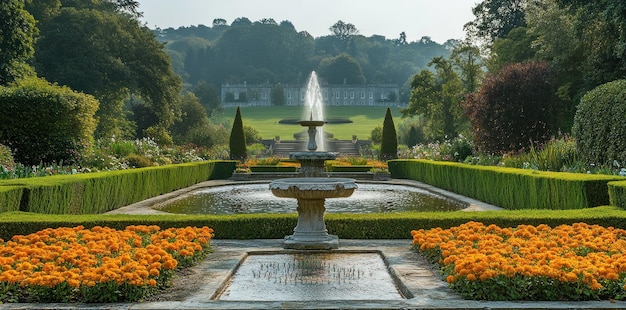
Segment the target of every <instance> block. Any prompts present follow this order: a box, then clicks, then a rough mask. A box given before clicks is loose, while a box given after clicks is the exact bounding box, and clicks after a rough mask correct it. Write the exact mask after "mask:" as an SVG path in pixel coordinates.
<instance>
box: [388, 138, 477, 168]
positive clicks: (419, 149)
mask: <svg viewBox="0 0 626 310" xmlns="http://www.w3.org/2000/svg"><path fill="white" fill-rule="evenodd" d="M471 155H472V143H471V142H470V141H469V140H468V139H467V138H465V137H464V136H462V135H459V136H458V137H456V138H454V139H452V140H445V141H443V142H433V143H428V144H417V145H415V146H413V147H412V148H410V149H407V150H405V151H402V152H400V157H402V158H415V159H432V160H444V161H458V162H462V161H464V160H465V159H467V158H468V157H470V156H471Z"/></svg>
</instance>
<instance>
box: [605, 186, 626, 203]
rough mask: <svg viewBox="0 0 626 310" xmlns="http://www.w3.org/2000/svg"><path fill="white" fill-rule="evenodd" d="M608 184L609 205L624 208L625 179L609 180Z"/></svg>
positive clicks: (625, 198) (625, 199) (625, 196)
mask: <svg viewBox="0 0 626 310" xmlns="http://www.w3.org/2000/svg"><path fill="white" fill-rule="evenodd" d="M608 186H609V200H610V202H611V205H612V206H618V207H620V208H622V209H626V181H616V182H609V184H608Z"/></svg>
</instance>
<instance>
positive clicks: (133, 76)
mask: <svg viewBox="0 0 626 310" xmlns="http://www.w3.org/2000/svg"><path fill="white" fill-rule="evenodd" d="M133 3H134V2H133V1H121V0H120V1H112V2H111V1H71V0H66V1H62V6H61V7H60V8H58V9H57V10H56V11H55V10H52V11H53V12H55V13H54V14H50V15H49V16H48V17H47V18H44V19H42V20H40V21H39V26H40V29H41V38H40V39H39V40H38V42H37V45H36V53H35V66H36V70H37V72H38V73H39V74H40V75H41V76H43V77H45V78H46V79H48V80H50V81H53V82H57V83H59V84H62V85H68V86H70V87H71V88H72V89H75V90H78V91H81V92H85V93H89V94H92V95H94V96H95V97H96V98H97V99H98V100H99V101H100V109H99V110H98V114H97V116H98V118H99V124H98V129H97V135H98V136H100V137H108V136H112V135H118V136H119V135H124V134H125V133H124V132H123V128H125V127H127V125H126V123H127V121H126V119H125V112H124V106H123V103H124V99H126V98H128V96H129V95H130V94H133V93H134V94H137V95H139V96H141V97H142V98H143V100H144V101H145V102H146V104H147V107H149V108H150V109H151V110H152V112H153V113H154V114H155V115H156V116H157V117H158V122H157V123H155V124H151V125H150V126H152V127H159V128H161V130H158V131H163V130H167V129H168V128H169V126H170V125H171V124H172V123H173V121H174V119H175V117H176V115H177V113H178V110H179V107H178V96H179V93H180V89H181V82H180V78H179V77H178V76H177V75H176V74H175V73H174V72H173V71H172V68H171V64H170V60H169V57H168V56H167V54H165V52H164V51H163V45H162V44H161V43H159V42H158V41H156V39H155V37H154V34H152V32H151V31H150V30H149V29H147V28H145V27H143V26H142V25H141V24H140V22H139V21H138V20H137V18H136V15H134V14H132V12H133V8H135V7H134V6H133ZM144 129H145V128H144Z"/></svg>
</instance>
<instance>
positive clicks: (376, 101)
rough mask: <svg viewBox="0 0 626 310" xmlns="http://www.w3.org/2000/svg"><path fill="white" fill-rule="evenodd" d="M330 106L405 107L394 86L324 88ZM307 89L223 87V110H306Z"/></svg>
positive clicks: (326, 101) (374, 85)
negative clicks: (258, 108) (284, 108)
mask: <svg viewBox="0 0 626 310" xmlns="http://www.w3.org/2000/svg"><path fill="white" fill-rule="evenodd" d="M320 88H321V93H322V97H323V98H324V105H326V106H388V107H397V106H401V104H400V102H399V98H400V94H399V91H400V90H399V87H398V86H397V85H393V84H372V85H346V84H340V85H320ZM306 91H307V86H306V85H302V86H295V85H282V84H277V85H271V84H257V85H252V84H247V83H245V82H244V83H243V84H223V85H222V91H221V99H222V106H223V107H236V106H260V107H262V106H276V105H282V106H302V105H304V100H305V96H306Z"/></svg>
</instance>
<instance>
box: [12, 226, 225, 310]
mask: <svg viewBox="0 0 626 310" xmlns="http://www.w3.org/2000/svg"><path fill="white" fill-rule="evenodd" d="M212 237H213V230H212V229H211V228H208V227H203V228H195V227H186V228H170V229H166V230H161V229H160V228H159V227H158V226H128V227H126V229H125V230H115V229H111V228H107V227H99V226H97V227H94V228H92V229H85V228H83V227H82V226H77V227H74V228H67V227H63V228H57V229H51V228H49V229H45V230H42V231H39V232H37V233H34V234H30V235H27V236H21V235H17V236H14V237H13V238H12V239H11V240H9V241H6V242H5V241H2V240H0V241H2V242H0V301H1V302H120V301H138V300H140V299H141V298H143V297H145V296H147V295H149V294H151V293H154V292H156V291H157V290H158V289H159V288H163V287H166V286H167V285H168V284H169V282H170V279H171V277H172V276H173V275H174V271H175V270H176V268H182V267H187V266H190V265H191V264H193V263H194V262H196V261H197V260H199V259H200V258H202V257H204V256H205V255H206V253H208V252H209V251H210V249H211V248H210V244H209V242H210V240H211V238H212Z"/></svg>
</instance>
